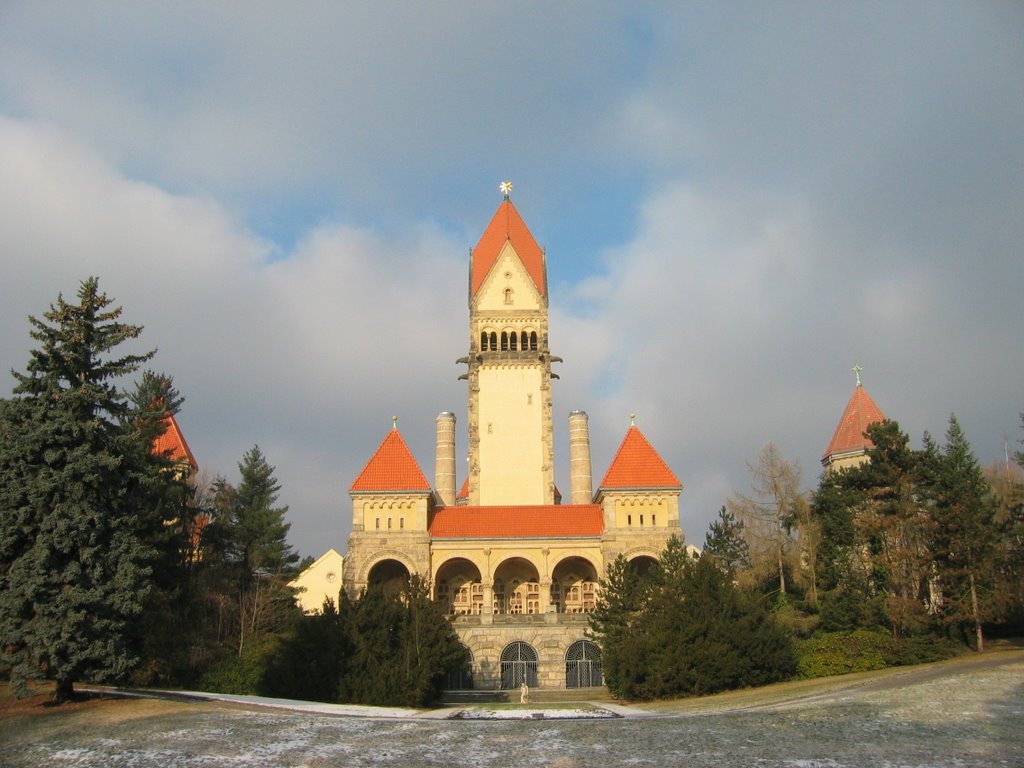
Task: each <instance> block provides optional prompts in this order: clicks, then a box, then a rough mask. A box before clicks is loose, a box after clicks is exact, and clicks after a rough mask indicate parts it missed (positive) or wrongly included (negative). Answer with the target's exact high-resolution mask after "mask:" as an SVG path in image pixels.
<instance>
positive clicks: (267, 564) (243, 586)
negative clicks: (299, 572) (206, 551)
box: [210, 445, 299, 655]
mask: <svg viewBox="0 0 1024 768" xmlns="http://www.w3.org/2000/svg"><path fill="white" fill-rule="evenodd" d="M238 470H239V473H240V474H241V481H240V482H239V484H238V486H237V487H235V486H232V485H231V484H230V483H228V482H227V481H226V480H224V479H223V478H218V479H217V481H216V482H215V484H214V485H215V490H214V499H213V508H214V510H215V513H216V516H215V518H214V519H215V525H214V527H213V528H212V530H211V532H210V534H211V540H213V541H216V542H217V543H218V544H219V545H220V547H222V552H221V556H222V558H223V564H224V567H225V568H226V570H227V572H228V573H230V574H233V581H234V582H235V593H236V595H237V604H236V611H237V626H236V629H237V632H236V635H235V639H236V641H237V649H238V653H239V655H241V654H242V652H243V650H244V649H245V646H246V644H247V643H248V642H249V641H250V640H254V639H257V638H259V637H260V636H262V635H264V634H265V633H267V632H275V631H278V630H281V629H283V628H285V627H286V626H288V624H289V623H290V622H291V621H292V620H294V619H295V617H296V615H295V610H296V608H295V603H294V593H293V592H292V590H290V589H289V588H288V587H287V584H286V582H287V581H288V579H290V578H291V577H292V576H294V575H295V564H296V563H298V561H299V555H298V554H297V553H296V552H294V551H293V550H292V548H291V545H289V544H288V539H287V537H288V530H289V528H290V527H291V525H290V524H289V523H286V522H285V520H284V516H285V513H286V512H287V511H288V507H287V506H277V499H278V493H279V492H280V490H281V485H280V484H279V483H278V482H277V479H276V478H275V477H274V467H273V466H271V464H270V463H269V462H268V461H267V459H266V457H265V456H264V455H263V452H262V451H261V450H260V448H259V446H258V445H254V446H253V447H252V448H251V449H250V450H248V451H246V452H245V454H244V455H243V456H242V461H241V462H239V464H238Z"/></svg>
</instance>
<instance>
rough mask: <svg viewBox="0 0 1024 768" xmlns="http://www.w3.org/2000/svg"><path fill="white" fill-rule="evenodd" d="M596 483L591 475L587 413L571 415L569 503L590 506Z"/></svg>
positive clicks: (574, 412)
mask: <svg viewBox="0 0 1024 768" xmlns="http://www.w3.org/2000/svg"><path fill="white" fill-rule="evenodd" d="M593 500H594V481H593V478H592V477H591V474H590V425H589V421H588V419H587V414H586V411H573V412H572V413H570V414H569V501H570V503H572V504H590V503H591V502H592V501H593Z"/></svg>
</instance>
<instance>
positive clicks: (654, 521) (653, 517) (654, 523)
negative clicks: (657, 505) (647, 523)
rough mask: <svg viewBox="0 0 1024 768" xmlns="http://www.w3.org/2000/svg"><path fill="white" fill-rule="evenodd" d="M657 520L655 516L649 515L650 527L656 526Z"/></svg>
mask: <svg viewBox="0 0 1024 768" xmlns="http://www.w3.org/2000/svg"><path fill="white" fill-rule="evenodd" d="M657 524H658V518H657V517H656V516H655V515H651V525H657Z"/></svg>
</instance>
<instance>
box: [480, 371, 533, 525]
mask: <svg viewBox="0 0 1024 768" xmlns="http://www.w3.org/2000/svg"><path fill="white" fill-rule="evenodd" d="M541 379H542V372H541V370H540V368H539V367H538V366H536V365H532V366H526V365H515V364H508V365H503V366H500V367H497V366H487V367H484V368H482V369H481V370H480V379H479V381H480V393H479V411H478V414H479V415H478V418H479V425H478V429H479V435H480V444H479V449H478V450H479V453H478V461H479V467H480V475H479V478H480V479H479V492H480V496H479V499H480V500H479V502H478V503H479V504H481V505H498V504H545V503H549V502H548V500H547V495H548V494H547V490H548V488H547V486H548V485H549V483H550V480H549V476H550V467H547V466H546V461H545V456H544V447H545V440H544V398H543V393H542V392H541Z"/></svg>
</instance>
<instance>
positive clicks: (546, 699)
mask: <svg viewBox="0 0 1024 768" xmlns="http://www.w3.org/2000/svg"><path fill="white" fill-rule="evenodd" d="M611 698H612V697H611V694H610V693H608V689H607V688H605V687H604V686H603V685H602V686H598V687H596V688H562V689H559V688H531V689H530V703H531V704H564V703H572V702H584V701H611ZM500 702H504V703H509V704H518V703H519V689H518V688H517V689H515V690H511V691H478V690H465V691H445V692H444V693H443V694H441V704H443V705H445V706H455V705H459V704H467V705H472V704H494V703H500Z"/></svg>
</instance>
